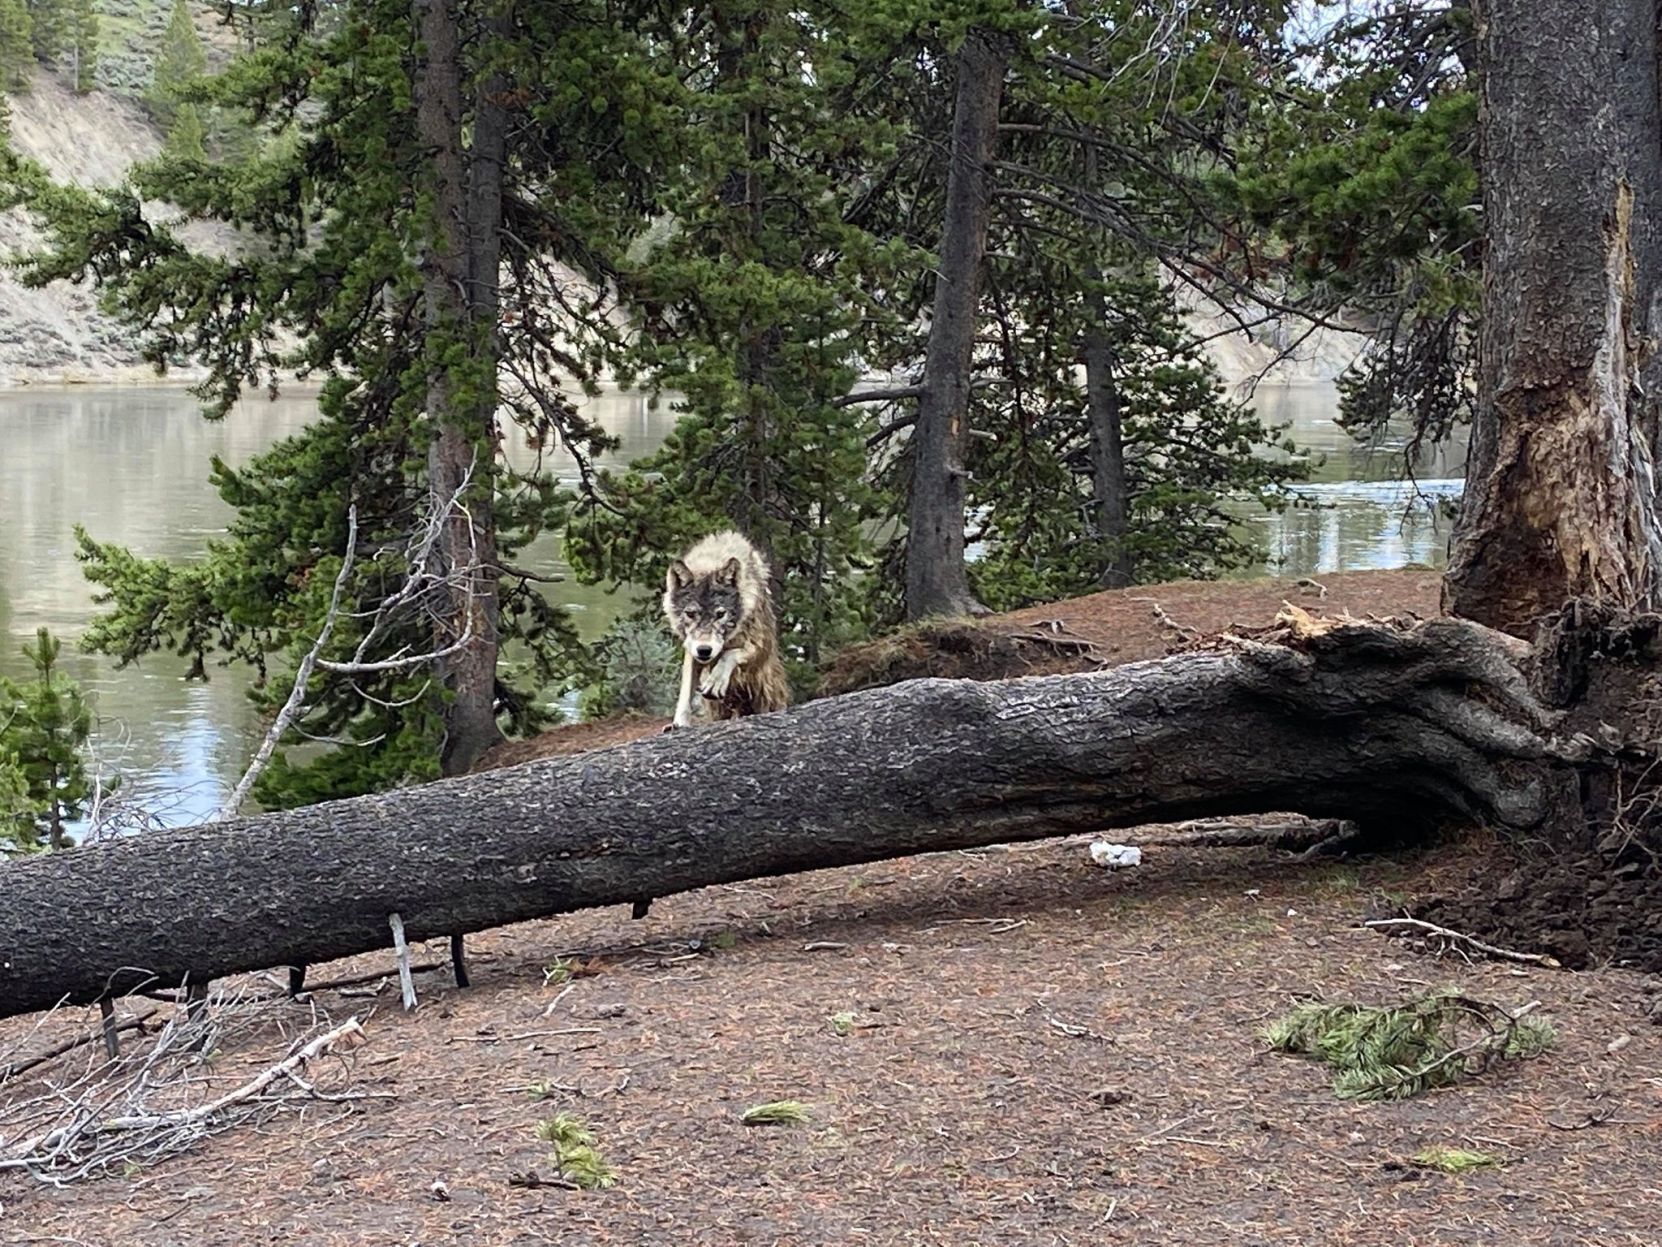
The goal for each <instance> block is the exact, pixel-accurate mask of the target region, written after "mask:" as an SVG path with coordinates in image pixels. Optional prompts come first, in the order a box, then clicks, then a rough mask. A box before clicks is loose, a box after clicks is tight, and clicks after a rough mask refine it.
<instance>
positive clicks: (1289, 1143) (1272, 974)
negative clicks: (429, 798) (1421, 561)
mask: <svg viewBox="0 0 1662 1247" xmlns="http://www.w3.org/2000/svg"><path fill="white" fill-rule="evenodd" d="M1458 865H1459V864H1458V863H1450V862H1447V861H1443V862H1441V863H1440V864H1439V865H1437V866H1435V867H1433V866H1432V865H1430V864H1429V862H1422V863H1414V862H1409V863H1401V862H1375V863H1362V864H1354V863H1352V864H1337V865H1334V864H1327V865H1320V866H1317V865H1296V864H1291V863H1290V862H1289V860H1288V859H1287V857H1286V855H1284V854H1276V853H1274V852H1272V851H1269V850H1261V849H1259V850H1236V849H1218V850H1203V851H1195V850H1187V849H1185V850H1169V851H1168V850H1160V849H1150V850H1148V851H1147V853H1146V855H1145V859H1144V863H1143V865H1142V866H1141V867H1139V868H1136V869H1132V870H1125V871H1119V872H1113V873H1110V872H1107V871H1104V870H1102V869H1099V868H1098V867H1096V866H1094V865H1092V864H1090V863H1089V862H1088V860H1087V855H1086V853H1085V851H1084V845H1083V844H1082V843H1081V842H1079V841H1077V840H1074V841H1057V842H1049V843H1045V844H1041V845H1036V846H1027V847H1025V848H1022V849H1017V850H999V849H993V850H985V851H979V852H966V853H950V854H940V855H932V856H928V857H919V858H913V859H908V860H904V861H898V862H891V863H885V864H882V865H879V866H874V867H867V868H861V869H858V870H853V869H850V870H837V871H827V872H820V873H815V874H811V875H803V876H796V877H793V878H790V879H785V880H775V881H768V882H762V883H758V884H753V885H745V886H731V887H721V888H714V889H710V890H707V891H704V892H699V893H692V894H688V895H684V896H680V897H671V898H667V899H664V900H661V901H659V902H657V903H656V904H655V905H654V906H653V909H652V912H651V915H650V917H648V918H647V919H646V920H645V921H643V922H639V923H636V922H631V921H630V920H629V918H628V914H627V911H626V910H624V909H609V910H604V911H595V912H590V913H586V914H581V915H576V916H572V917H568V918H564V919H560V920H558V921H550V922H539V923H531V924H525V925H521V926H517V927H512V928H505V929H502V930H499V931H495V932H490V933H487V934H483V935H479V936H475V937H472V938H471V939H470V942H469V943H470V948H471V949H472V953H473V965H474V986H473V987H472V988H471V989H469V990H467V991H457V990H455V989H454V987H453V986H452V985H451V982H450V976H449V972H448V970H441V971H434V972H431V973H428V974H424V975H421V976H420V983H419V986H420V990H421V1004H420V1007H419V1008H418V1009H417V1011H416V1012H415V1013H413V1014H409V1015H406V1014H404V1013H402V1012H401V1011H400V1010H399V1007H398V1000H397V995H398V993H397V988H396V985H395V984H387V985H386V986H385V987H384V989H383V990H382V991H381V993H380V994H379V995H378V996H377V997H375V998H374V999H373V1000H368V999H363V998H347V997H344V996H342V995H340V994H339V993H338V992H330V991H324V992H321V993H319V994H318V995H317V996H316V997H315V998H314V999H312V1000H310V1001H306V1002H303V1003H281V1004H277V1005H273V1006H272V1009H273V1016H274V1020H281V1021H283V1022H286V1023H288V1024H291V1025H303V1024H306V1023H309V1022H310V1021H311V1020H312V1017H313V1012H312V1011H313V1009H314V1008H315V1009H317V1010H319V1011H320V1013H321V1014H326V1015H327V1016H329V1017H331V1018H334V1019H337V1020H344V1019H345V1018H347V1017H349V1016H358V1017H362V1018H364V1019H365V1027H366V1030H367V1034H368V1042H367V1043H365V1044H364V1045H363V1046H361V1047H359V1048H358V1049H356V1050H355V1051H354V1052H353V1053H352V1054H351V1056H350V1057H349V1058H346V1059H347V1060H349V1061H350V1066H349V1072H350V1076H351V1078H352V1081H353V1084H354V1085H355V1086H356V1087H358V1088H359V1089H360V1090H369V1091H375V1092H379V1093H383V1094H386V1095H389V1096H390V1097H391V1098H388V1099H377V1100H369V1101H364V1102H362V1103H359V1104H352V1105H343V1104H313V1105H310V1106H309V1107H304V1108H298V1109H295V1110H292V1111H289V1112H286V1113H284V1114H282V1115H280V1116H278V1117H276V1118H275V1119H273V1120H271V1121H270V1122H268V1123H266V1124H264V1125H262V1126H260V1127H258V1128H256V1129H245V1130H242V1131H239V1132H236V1133H231V1134H225V1135H220V1136H217V1137H214V1138H210V1139H208V1140H205V1141H204V1142H202V1143H201V1144H200V1145H199V1146H198V1147H197V1149H196V1150H195V1151H194V1152H192V1153H190V1154H189V1155H187V1156H184V1157H180V1158H176V1159H174V1160H171V1161H168V1162H166V1163H164V1164H162V1165H161V1166H159V1167H157V1168H155V1169H153V1170H150V1171H146V1172H142V1173H138V1174H135V1175H133V1176H131V1177H127V1178H122V1177H112V1178H108V1179H104V1180H102V1181H99V1182H96V1183H93V1184H90V1185H86V1186H82V1187H77V1188H75V1189H71V1190H67V1191H54V1190H51V1189H49V1188H45V1187H41V1186H38V1185H34V1184H32V1183H31V1182H30V1181H29V1180H28V1179H25V1178H22V1177H18V1176H13V1177H10V1178H0V1202H3V1203H4V1206H5V1208H4V1212H3V1213H0V1242H4V1243H7V1244H23V1243H31V1244H32V1243H43V1244H44V1243H71V1244H75V1243H81V1244H94V1245H97V1247H105V1245H109V1247H114V1245H116V1244H156V1245H161V1244H168V1245H178V1247H186V1245H190V1247H207V1245H210V1244H226V1245H228V1247H229V1245H232V1244H250V1243H294V1244H330V1245H334V1244H363V1245H366V1247H367V1245H369V1244H376V1245H394V1244H396V1245H403V1244H416V1243H420V1244H450V1243H456V1244H476V1245H478V1247H487V1245H495V1244H504V1245H505V1244H525V1243H541V1242H559V1243H583V1244H596V1245H597V1247H603V1245H606V1244H691V1243H697V1244H712V1245H716V1244H720V1245H726V1244H738V1243H756V1244H800V1245H804V1247H806V1245H811V1244H831V1243H871V1244H951V1245H952V1247H993V1245H995V1244H996V1245H999V1247H1004V1245H1007V1244H1026V1243H1032V1244H1046V1245H1052V1244H1080V1245H1084V1244H1107V1243H1136V1244H1165V1243H1171V1244H1179V1243H1190V1242H1194V1243H1219V1244H1222V1243H1228V1244H1278V1245H1283V1244H1306V1243H1309V1244H1317V1243H1319V1244H1324V1245H1325V1244H1359V1245H1360V1244H1368V1245H1379V1244H1450V1245H1452V1244H1462V1245H1466V1244H1472V1243H1507V1244H1563V1245H1564V1247H1569V1245H1571V1244H1577V1245H1586V1244H1651V1245H1653V1244H1655V1243H1657V1242H1662V1180H1659V1179H1658V1176H1657V1169H1656V1156H1657V1148H1658V1145H1659V1140H1658V1131H1659V1129H1662V1077H1658V1075H1659V1073H1662V1031H1659V1030H1658V1029H1657V1028H1655V1027H1652V1026H1650V1025H1648V1024H1647V1023H1646V1022H1645V1020H1644V1008H1645V1004H1646V996H1645V994H1644V984H1643V983H1641V981H1640V980H1639V979H1638V978H1637V977H1636V976H1634V975H1630V974H1626V973H1624V972H1621V971H1615V970H1602V971H1596V972H1588V973H1581V974H1572V973H1570V972H1567V971H1553V970H1547V969H1541V968H1536V967H1530V966H1511V965H1505V964H1501V963H1496V962H1487V963H1483V964H1477V965H1470V964H1466V963H1464V962H1461V961H1449V960H1442V961H1438V960H1435V959H1433V958H1432V957H1431V956H1430V955H1428V954H1426V953H1423V952H1419V951H1416V950H1414V949H1412V948H1410V947H1408V946H1406V945H1404V944H1403V943H1401V942H1398V941H1390V940H1386V939H1384V938H1382V937H1380V936H1378V935H1376V934H1373V933H1371V932H1368V931H1365V930H1363V929H1360V928H1358V927H1357V926H1356V923H1357V920H1358V918H1359V917H1360V916H1361V915H1362V914H1363V913H1364V912H1365V911H1366V909H1367V908H1368V906H1369V905H1370V904H1377V903H1381V900H1382V898H1388V899H1395V898H1397V897H1398V896H1399V895H1401V894H1404V893H1408V892H1412V891H1415V890H1417V889H1419V888H1422V887H1426V886H1436V883H1437V879H1436V875H1437V872H1440V871H1444V870H1448V869H1458ZM427 951H428V952H429V953H430V954H432V955H433V957H432V959H434V960H442V956H439V955H438V954H439V953H440V951H441V950H440V949H438V948H437V947H436V946H435V947H433V948H431V949H429V950H427ZM561 957H566V958H576V959H581V960H582V961H583V962H587V963H588V964H587V966H586V968H587V969H592V970H594V971H596V972H595V973H592V974H584V975H582V976H580V977H575V978H572V979H571V980H570V981H569V982H565V983H561V982H559V981H555V982H547V983H545V976H544V968H545V967H548V966H550V965H553V964H555V962H556V959H557V958H561ZM418 959H420V958H419V954H418ZM378 969H385V970H388V971H390V970H391V961H390V955H386V956H365V957H360V958H356V959H354V960H353V961H351V962H347V963H341V964H339V965H335V966H329V967H323V966H319V967H314V968H313V971H312V974H313V978H314V980H315V981H318V982H322V981H324V980H326V979H327V978H331V977H336V976H337V975H340V974H344V973H348V972H351V971H364V970H378ZM1445 985H1447V986H1456V987H1459V988H1460V989H1462V990H1464V991H1466V992H1468V993H1471V994H1474V995H1478V996H1482V997H1484V998H1486V999H1491V1000H1494V1001H1497V1002H1499V1003H1502V1004H1506V1005H1509V1006H1514V1007H1515V1006H1521V1005H1523V1004H1525V1003H1527V1002H1529V1001H1532V1000H1538V1001H1540V1002H1541V1009H1540V1011H1541V1012H1542V1013H1543V1014H1544V1015H1546V1016H1547V1017H1548V1018H1550V1020H1551V1021H1552V1022H1553V1023H1554V1024H1555V1025H1556V1026H1557V1027H1559V1029H1560V1032H1561V1040H1560V1043H1559V1045H1558V1047H1557V1048H1556V1049H1555V1050H1553V1051H1552V1052H1550V1053H1548V1054H1547V1055H1545V1056H1543V1057H1541V1058H1538V1059H1535V1060H1533V1061H1530V1062H1528V1063H1525V1064H1523V1065H1521V1066H1518V1067H1516V1068H1514V1069H1512V1070H1506V1071H1499V1072H1497V1073H1494V1074H1492V1075H1490V1076H1489V1077H1487V1078H1486V1079H1484V1080H1483V1081H1480V1082H1477V1083H1474V1084H1471V1085H1467V1086H1464V1087H1460V1088H1456V1089H1452V1090H1446V1091H1441V1092H1436V1093H1432V1094H1430V1095H1427V1096H1424V1097H1422V1098H1420V1099H1416V1100H1412V1101H1408V1102H1406V1103H1400V1104H1355V1103H1349V1102H1346V1101H1342V1100H1339V1099H1337V1098H1335V1097H1334V1096H1333V1095H1332V1093H1331V1091H1330V1090H1329V1086H1328V1079H1327V1076H1326V1074H1325V1073H1324V1071H1323V1070H1322V1069H1320V1068H1318V1067H1317V1066H1315V1065H1314V1064H1311V1063H1309V1062H1307V1061H1305V1060H1302V1059H1299V1058H1294V1057H1286V1056H1278V1055H1273V1054H1270V1053H1268V1052H1266V1051H1265V1050H1264V1047H1263V1045H1262V1043H1261V1042H1260V1041H1259V1040H1258V1039H1257V1037H1256V1032H1257V1029H1258V1027H1259V1026H1261V1025H1262V1024H1263V1023H1264V1022H1265V1021H1267V1020H1268V1019H1269V1018H1270V1017H1272V1016H1273V1015H1275V1014H1276V1013H1278V1012H1279V1011H1281V1010H1282V1009H1284V1008H1286V1007H1287V1006H1288V1005H1289V1004H1290V1003H1291V1002H1292V1001H1293V1000H1294V999H1295V998H1298V997H1300V996H1303V995H1305V994H1309V993H1315V994H1322V995H1325V996H1327V997H1329V998H1333V999H1341V998H1344V999H1360V1000H1365V1001H1369V1002H1385V1001H1390V1000H1394V999H1397V998H1400V997H1402V996H1405V995H1409V994H1413V993H1417V992H1420V991H1424V990H1426V989H1427V988H1428V987H1430V986H1445ZM77 1013H78V1014H79V1016H75V1017H71V1018H65V1019H63V1021H62V1023H61V1026H60V1025H56V1024H55V1025H54V1026H52V1027H48V1028H47V1029H46V1030H45V1031H43V1032H42V1033H40V1034H38V1035H35V1036H33V1037H32V1038H31V1039H30V1041H29V1042H30V1043H34V1044H40V1045H45V1044H47V1043H48V1042H50V1040H51V1039H52V1038H53V1037H54V1036H55V1034H56V1033H57V1031H58V1030H59V1029H61V1028H64V1027H68V1026H70V1025H71V1024H73V1025H74V1026H83V1027H84V1026H87V1025H89V1024H90V1023H91V1020H92V1018H93V1017H94V1016H95V1015H94V1012H93V1011H92V1010H85V1011H77ZM839 1014H850V1015H852V1019H849V1018H844V1019H843V1023H844V1025H845V1027H846V1029H847V1033H846V1034H839V1033H838V1029H839V1027H838V1026H837V1024H835V1023H834V1022H833V1018H835V1017H836V1016H837V1015H839ZM23 1029H24V1028H23V1026H22V1020H17V1021H14V1022H11V1023H6V1024H4V1025H3V1026H0V1051H3V1050H4V1049H5V1048H6V1047H7V1046H9V1043H10V1042H11V1041H15V1040H16V1039H17V1038H18V1036H19V1034H20V1033H21V1032H22V1030H23ZM283 1051H284V1048H283V1043H282V1040H281V1039H280V1038H279V1037H278V1036H277V1035H276V1034H275V1033H274V1031H273V1032H268V1033H267V1034H265V1035H264V1036H263V1037H259V1038H257V1039H255V1040H252V1041H250V1042H247V1043H245V1044H243V1045H240V1046H235V1047H232V1048H230V1049H229V1050H227V1051H224V1052H222V1053H220V1054H218V1056H217V1057H216V1059H215V1061H214V1062H213V1065H212V1067H211V1076H212V1077H213V1078H214V1079H215V1080H216V1083H217V1084H218V1085H232V1084H236V1083H240V1082H242V1081H245V1080H247V1079H248V1078H250V1077H252V1076H253V1075H254V1074H255V1073H256V1072H258V1071H259V1070H261V1069H263V1068H264V1067H265V1066H266V1065H268V1064H269V1063H271V1062H272V1061H273V1060H275V1059H276V1058H278V1057H279V1056H280V1055H281V1054H282V1052H283ZM206 1068H207V1067H205V1069H206ZM538 1083H544V1084H547V1086H546V1087H545V1089H546V1090H548V1091H549V1092H550V1094H549V1095H548V1097H547V1098H545V1099H537V1098H535V1096H534V1095H533V1094H532V1093H530V1092H529V1091H528V1090H527V1088H529V1087H531V1086H532V1085H533V1084H538ZM15 1090H18V1089H14V1091H15ZM777 1099H796V1100H800V1101H802V1102H804V1103H805V1104H806V1105H808V1106H809V1108H810V1110H811V1113H812V1119H811V1121H810V1122H808V1123H807V1124H806V1125H803V1126H800V1127H795V1128H790V1127H746V1126H744V1125H741V1124H740V1122H739V1115H740V1113H741V1112H742V1111H743V1109H744V1108H745V1107H747V1106H748V1105H751V1104H754V1103H757V1102H761V1101H767V1100H777ZM562 1109H564V1110H569V1111H572V1112H575V1113H577V1114H579V1115H581V1116H582V1117H583V1118H584V1119H586V1120H587V1122H588V1123H589V1124H590V1126H591V1127H592V1128H593V1129H594V1132H595V1134H596V1137H597V1141H598V1145H599V1147H600V1149H601V1151H602V1152H603V1153H604V1155H605V1156H606V1158H607V1160H608V1161H609V1162H610V1163H611V1164H612V1165H613V1166H614V1167H615V1169H616V1171H617V1174H618V1185H617V1186H616V1187H614V1188H612V1189H611V1190H607V1191H593V1192H578V1191H568V1190H561V1189H547V1188H544V1189H523V1188H519V1187H515V1186H512V1185H510V1183H509V1178H510V1176H511V1175H513V1174H519V1173H524V1172H525V1171H527V1170H537V1171H540V1172H541V1173H544V1174H548V1173H550V1172H551V1170H550V1168H549V1166H548V1164H547V1161H546V1157H547V1151H548V1148H547V1146H546V1145H544V1144H541V1143H539V1142H538V1141H537V1140H536V1138H535V1135H534V1131H535V1127H536V1124H537V1122H538V1121H539V1120H540V1119H542V1118H544V1117H547V1116H550V1115H551V1114H553V1113H554V1112H556V1111H558V1110H562ZM1594 1123H1596V1124H1594ZM1434 1144H1449V1145H1455V1146H1460V1147H1465V1148H1472V1149H1475V1150H1479V1151H1483V1152H1486V1153H1489V1154H1491V1155H1493V1156H1496V1157H1497V1158H1500V1159H1501V1160H1503V1161H1504V1162H1505V1163H1504V1164H1502V1165H1501V1166H1499V1167H1496V1168H1492V1169H1486V1170H1480V1171H1476V1172H1473V1173H1470V1174H1467V1175H1464V1176H1458V1177H1455V1176H1446V1175H1443V1174H1440V1173H1436V1172H1431V1171H1428V1170H1425V1169H1422V1168H1420V1167H1417V1166H1415V1165H1414V1164H1413V1163H1412V1157H1413V1156H1414V1155H1415V1153H1417V1152H1419V1151H1420V1150H1421V1149H1422V1148H1425V1147H1427V1146H1430V1145H1434ZM435 1181H441V1182H442V1183H443V1184H444V1186H445V1188H446V1192H447V1194H448V1199H447V1200H440V1199H439V1198H438V1197H436V1196H435V1195H434V1193H433V1184H434V1182H435Z"/></svg>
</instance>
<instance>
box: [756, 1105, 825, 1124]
mask: <svg viewBox="0 0 1662 1247" xmlns="http://www.w3.org/2000/svg"><path fill="white" fill-rule="evenodd" d="M812 1119H813V1114H812V1113H810V1112H809V1111H808V1106H807V1105H806V1104H802V1103H799V1102H798V1101H796V1100H772V1101H770V1102H768V1103H767V1104H757V1105H754V1106H752V1107H750V1108H747V1109H745V1111H744V1116H743V1117H742V1118H741V1119H740V1120H742V1121H743V1122H744V1124H745V1125H747V1126H800V1125H804V1124H805V1123H807V1122H809V1121H811V1120H812Z"/></svg>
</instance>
